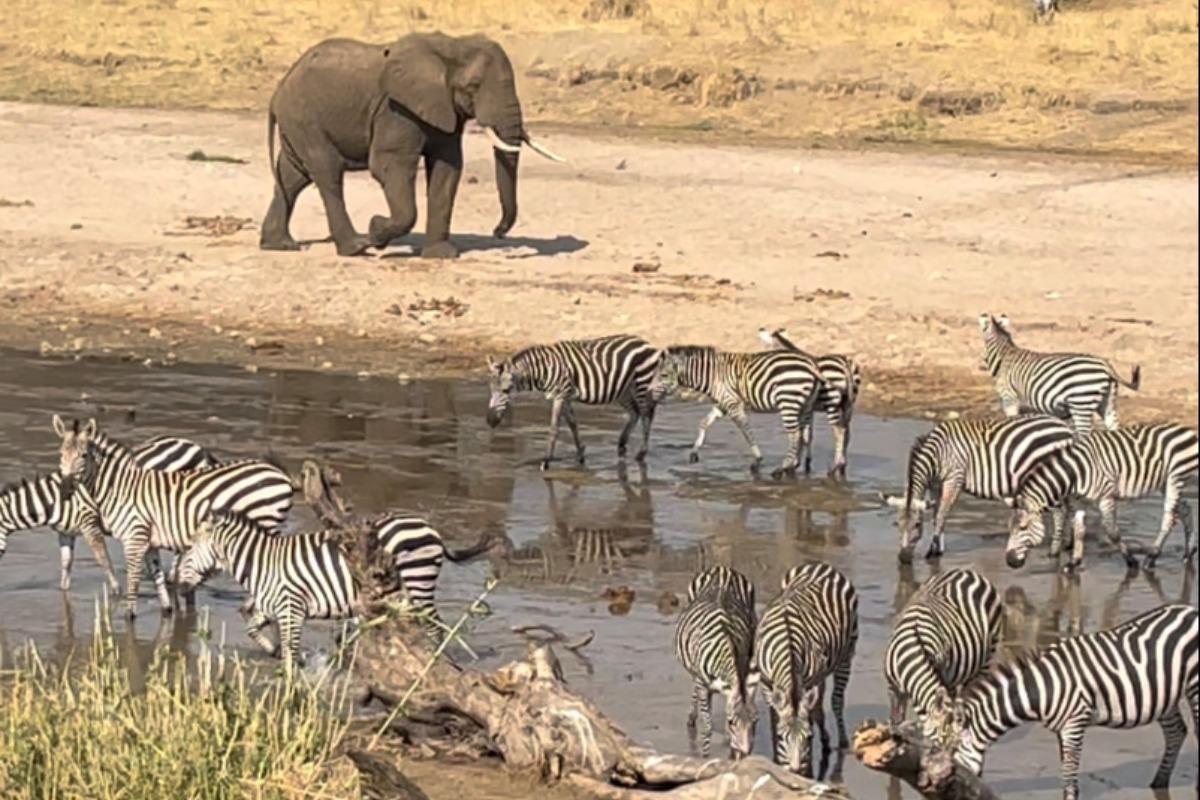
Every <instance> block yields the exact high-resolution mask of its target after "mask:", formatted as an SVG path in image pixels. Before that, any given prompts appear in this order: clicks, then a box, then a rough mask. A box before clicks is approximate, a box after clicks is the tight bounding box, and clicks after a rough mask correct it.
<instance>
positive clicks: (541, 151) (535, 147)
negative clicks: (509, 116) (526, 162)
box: [525, 136, 567, 164]
mask: <svg viewBox="0 0 1200 800" xmlns="http://www.w3.org/2000/svg"><path fill="white" fill-rule="evenodd" d="M525 144H527V145H529V149H530V150H532V151H533V152H535V153H537V154H538V155H539V156H541V157H542V158H548V159H550V160H551V161H557V162H558V163H559V164H565V163H567V160H566V159H565V158H563V157H562V156H560V155H558V154H557V153H555V152H553V151H551V150H547V149H546V148H545V147H543V146H542V145H540V144H538V143H537V141H536V140H534V139H533V138H532V137H530V136H526V137H525Z"/></svg>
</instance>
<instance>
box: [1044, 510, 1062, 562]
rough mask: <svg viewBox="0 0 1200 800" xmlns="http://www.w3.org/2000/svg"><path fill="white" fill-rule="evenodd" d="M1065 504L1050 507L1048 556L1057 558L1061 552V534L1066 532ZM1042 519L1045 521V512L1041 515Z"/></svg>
mask: <svg viewBox="0 0 1200 800" xmlns="http://www.w3.org/2000/svg"><path fill="white" fill-rule="evenodd" d="M1067 513H1068V512H1067V511H1066V506H1065V505H1063V506H1054V507H1053V508H1051V509H1050V553H1049V557H1050V558H1058V556H1059V554H1060V553H1062V548H1063V534H1065V533H1066V530H1065V529H1066V525H1067ZM1042 520H1043V521H1045V514H1043V515H1042Z"/></svg>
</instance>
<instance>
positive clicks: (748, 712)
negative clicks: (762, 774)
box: [675, 567, 758, 758]
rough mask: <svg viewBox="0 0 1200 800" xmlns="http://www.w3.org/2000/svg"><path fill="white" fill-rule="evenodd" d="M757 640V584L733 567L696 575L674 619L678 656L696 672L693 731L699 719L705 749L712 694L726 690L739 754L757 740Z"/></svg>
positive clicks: (709, 742)
mask: <svg viewBox="0 0 1200 800" xmlns="http://www.w3.org/2000/svg"><path fill="white" fill-rule="evenodd" d="M753 641H754V585H753V584H751V583H750V581H749V579H748V578H746V576H745V575H742V574H741V573H740V572H736V571H735V570H732V569H730V568H729V567H712V568H710V569H707V570H705V571H704V572H701V573H700V574H699V575H697V576H696V577H694V578H693V579H692V582H691V584H690V585H689V586H688V603H687V607H686V608H684V610H683V613H682V614H680V616H679V621H678V622H677V623H676V625H675V656H676V657H677V658H678V659H679V661H680V662H681V663H682V664H683V668H684V669H686V670H687V671H688V674H689V675H691V676H692V710H691V712H690V713H689V714H688V721H687V726H688V731H689V733H690V734H692V736H693V740H694V736H695V734H696V721H697V717H699V721H700V752H701V754H702V755H705V756H707V755H708V753H709V750H710V749H711V747H712V695H713V693H714V692H721V693H722V694H723V695H724V696H725V727H726V729H727V730H728V733H729V746H730V749H731V750H732V755H733V757H734V758H740V757H742V756H745V755H749V754H750V751H751V749H752V748H753V746H754V727H755V725H756V723H757V717H758V712H757V710H756V708H755V687H754V683H753V676H752V675H751V672H750V658H751V653H752V649H753Z"/></svg>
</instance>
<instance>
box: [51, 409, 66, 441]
mask: <svg viewBox="0 0 1200 800" xmlns="http://www.w3.org/2000/svg"><path fill="white" fill-rule="evenodd" d="M54 432H55V433H56V434H57V435H58V437H59V438H60V439H61V438H64V437H65V436H66V435H67V424H66V423H65V422H63V418H62V417H60V416H59V415H58V414H55V415H54Z"/></svg>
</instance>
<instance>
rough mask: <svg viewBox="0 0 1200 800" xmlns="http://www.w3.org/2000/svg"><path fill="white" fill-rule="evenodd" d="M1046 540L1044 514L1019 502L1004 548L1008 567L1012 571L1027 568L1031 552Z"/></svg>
mask: <svg viewBox="0 0 1200 800" xmlns="http://www.w3.org/2000/svg"><path fill="white" fill-rule="evenodd" d="M1045 539H1046V523H1045V520H1043V519H1042V512H1041V511H1040V510H1035V509H1033V508H1029V507H1028V506H1026V505H1024V504H1022V503H1020V502H1017V503H1016V504H1015V507H1014V508H1013V514H1012V523H1011V525H1010V527H1009V531H1008V544H1006V545H1005V546H1004V560H1005V562H1006V563H1007V564H1008V566H1009V567H1011V568H1012V569H1020V568H1021V567H1023V566H1025V559H1026V558H1028V556H1029V551H1030V550H1032V549H1033V548H1035V547H1037V546H1038V545H1040V544H1041V543H1042V542H1043V541H1045Z"/></svg>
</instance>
